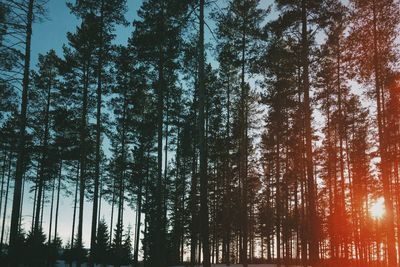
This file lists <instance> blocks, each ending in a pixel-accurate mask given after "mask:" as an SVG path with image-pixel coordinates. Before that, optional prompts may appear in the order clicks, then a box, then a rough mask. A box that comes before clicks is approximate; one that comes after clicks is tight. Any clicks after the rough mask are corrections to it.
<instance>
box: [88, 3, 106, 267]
mask: <svg viewBox="0 0 400 267" xmlns="http://www.w3.org/2000/svg"><path fill="white" fill-rule="evenodd" d="M103 10H104V0H101V7H100V37H99V42H100V43H99V61H98V66H97V68H98V69H97V92H96V94H97V113H96V164H95V174H94V192H93V208H92V228H91V236H90V257H89V265H90V266H94V262H93V256H94V251H95V249H96V235H97V212H98V207H99V180H100V161H101V155H100V150H101V104H102V100H101V98H102V71H103V17H104V14H103V13H104V11H103Z"/></svg>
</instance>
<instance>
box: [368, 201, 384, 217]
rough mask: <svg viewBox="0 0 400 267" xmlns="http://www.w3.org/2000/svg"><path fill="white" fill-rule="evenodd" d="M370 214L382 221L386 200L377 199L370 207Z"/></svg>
mask: <svg viewBox="0 0 400 267" xmlns="http://www.w3.org/2000/svg"><path fill="white" fill-rule="evenodd" d="M369 213H370V214H371V216H372V218H374V219H380V218H382V217H383V215H384V214H385V200H384V199H383V197H380V198H378V199H376V200H375V201H374V202H373V203H372V205H371V206H370V209H369Z"/></svg>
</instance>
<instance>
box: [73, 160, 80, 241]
mask: <svg viewBox="0 0 400 267" xmlns="http://www.w3.org/2000/svg"><path fill="white" fill-rule="evenodd" d="M79 176H80V166H79V162H78V164H77V168H76V185H75V198H74V215H73V216H72V233H71V248H74V239H75V221H76V206H77V204H78V188H79Z"/></svg>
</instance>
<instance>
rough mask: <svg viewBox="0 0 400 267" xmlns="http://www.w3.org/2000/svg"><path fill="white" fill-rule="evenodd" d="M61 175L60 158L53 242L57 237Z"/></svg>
mask: <svg viewBox="0 0 400 267" xmlns="http://www.w3.org/2000/svg"><path fill="white" fill-rule="evenodd" d="M61 175H62V159H61V160H60V172H59V174H58V186H57V203H56V218H55V222H54V242H56V239H57V227H58V209H59V207H60V191H61Z"/></svg>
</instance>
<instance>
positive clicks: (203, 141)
mask: <svg viewBox="0 0 400 267" xmlns="http://www.w3.org/2000/svg"><path fill="white" fill-rule="evenodd" d="M204 61H205V58H204V0H200V33H199V152H200V173H199V174H200V221H201V240H202V244H203V246H202V250H203V267H211V263H210V247H209V225H208V223H209V222H208V193H207V187H208V176H207V155H206V146H207V137H206V134H205V129H204V126H205V125H204V124H205V121H206V118H205V112H204V109H205V103H206V88H205V73H204V71H205V70H204Z"/></svg>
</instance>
